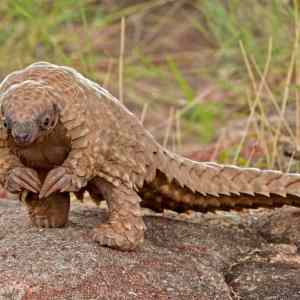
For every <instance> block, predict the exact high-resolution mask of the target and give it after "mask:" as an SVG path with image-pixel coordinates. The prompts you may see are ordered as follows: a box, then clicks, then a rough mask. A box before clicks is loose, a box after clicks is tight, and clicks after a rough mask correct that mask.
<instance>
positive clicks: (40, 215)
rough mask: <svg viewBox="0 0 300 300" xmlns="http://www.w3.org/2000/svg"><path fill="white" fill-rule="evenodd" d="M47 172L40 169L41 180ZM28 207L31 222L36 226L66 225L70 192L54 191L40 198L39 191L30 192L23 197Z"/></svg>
mask: <svg viewBox="0 0 300 300" xmlns="http://www.w3.org/2000/svg"><path fill="white" fill-rule="evenodd" d="M46 175H47V172H43V171H42V170H40V171H39V172H38V176H39V179H40V181H41V182H43V181H44V180H45V177H46ZM22 200H23V202H24V203H25V206H26V208H27V212H28V215H29V218H30V221H31V223H32V224H33V225H34V226H36V227H46V228H49V227H64V226H65V225H66V224H67V222H68V218H69V211H70V193H67V192H66V193H54V194H51V195H50V196H48V197H45V198H42V199H39V195H38V194H37V193H32V192H29V193H28V194H27V195H26V197H24V199H22Z"/></svg>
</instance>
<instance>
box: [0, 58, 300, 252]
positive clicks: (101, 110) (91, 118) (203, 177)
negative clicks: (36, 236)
mask: <svg viewBox="0 0 300 300" xmlns="http://www.w3.org/2000/svg"><path fill="white" fill-rule="evenodd" d="M0 104H1V117H2V122H1V124H0V183H2V184H3V185H4V186H5V187H6V188H7V189H8V190H9V191H10V192H14V193H21V192H23V191H27V192H28V191H29V194H28V197H27V199H26V201H25V202H26V205H27V207H28V211H29V215H30V217H31V220H32V222H33V223H34V224H36V225H38V226H50V227H53V226H54V227H55V226H63V225H64V224H65V223H66V222H67V219H68V211H69V196H68V193H67V192H75V193H76V195H77V196H78V197H81V196H82V194H83V192H84V191H85V190H87V191H89V193H90V194H91V196H92V197H93V198H94V199H96V200H98V201H99V200H100V201H101V200H102V199H106V201H107V202H108V207H109V218H108V221H107V223H106V224H100V225H99V226H98V227H96V228H95V229H94V230H93V238H94V239H95V240H96V241H98V242H99V243H100V244H101V245H106V246H109V247H112V248H117V249H121V250H132V249H135V248H136V247H137V246H139V245H140V244H142V242H143V239H144V223H143V219H142V213H141V208H140V206H141V205H142V206H144V207H150V208H152V209H154V210H157V211H162V210H163V209H164V208H168V209H173V210H175V211H179V212H182V211H186V210H188V209H194V210H199V211H214V210H216V209H232V208H235V209H239V208H245V207H260V206H270V207H274V206H281V205H284V204H292V205H296V206H300V198H299V197H300V175H298V174H284V173H281V172H278V171H267V170H266V171H263V170H259V169H250V168H247V169H242V168H238V167H234V166H222V165H218V164H214V163H209V162H204V163H200V162H194V161H191V160H188V159H185V158H182V157H180V156H178V155H176V154H174V153H171V152H169V151H168V150H166V149H164V148H163V147H161V146H160V145H159V144H157V143H156V142H155V140H154V139H153V137H152V136H151V135H150V134H149V132H148V131H146V130H145V129H144V128H143V127H142V125H141V123H140V122H139V121H138V120H137V118H136V117H135V116H134V115H133V114H132V113H130V112H129V111H128V110H127V109H126V108H125V107H124V106H123V105H122V104H121V103H120V102H119V101H118V100H117V99H115V98H114V97H113V96H111V95H110V94H109V93H108V92H107V91H106V90H104V89H102V88H101V87H100V86H99V85H97V84H96V83H94V82H92V81H90V80H88V79H86V78H84V77H83V76H82V75H80V74H79V73H78V72H76V71H75V70H73V69H71V68H67V67H62V66H56V65H52V64H48V63H35V64H32V65H30V66H29V67H27V68H25V69H23V70H21V71H17V72H14V73H12V74H10V75H8V76H7V77H6V78H5V79H4V80H3V82H2V84H1V86H0ZM38 198H39V199H40V200H38ZM141 198H142V199H143V200H142V202H141ZM140 202H141V203H140ZM41 220H42V221H41Z"/></svg>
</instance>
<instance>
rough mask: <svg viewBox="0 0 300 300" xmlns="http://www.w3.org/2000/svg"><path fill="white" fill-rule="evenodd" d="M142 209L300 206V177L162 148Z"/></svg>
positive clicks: (207, 209) (226, 208)
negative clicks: (204, 159)
mask: <svg viewBox="0 0 300 300" xmlns="http://www.w3.org/2000/svg"><path fill="white" fill-rule="evenodd" d="M157 158H158V164H157V172H156V176H155V178H154V179H153V180H152V181H151V182H149V183H145V184H144V187H143V189H142V190H141V192H140V193H141V195H142V197H143V199H144V201H143V202H142V205H143V206H145V207H150V208H152V209H154V210H157V211H161V210H162V209H164V208H168V209H172V210H175V211H186V210H189V209H193V210H198V211H214V210H219V209H221V210H228V209H240V208H256V207H276V206H282V205H284V204H288V205H294V206H300V174H291V173H283V172H280V171H274V170H260V169H256V168H240V167H236V166H232V165H219V164H216V163H212V162H195V161H192V160H189V159H186V158H183V157H180V156H178V155H176V154H174V153H171V152H169V151H167V150H165V149H163V148H161V151H160V152H159V153H157Z"/></svg>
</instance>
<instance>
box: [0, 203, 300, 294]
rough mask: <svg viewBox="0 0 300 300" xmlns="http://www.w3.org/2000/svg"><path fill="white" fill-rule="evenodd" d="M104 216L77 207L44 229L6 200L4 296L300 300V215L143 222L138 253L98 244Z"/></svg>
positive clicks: (0, 271)
mask: <svg viewBox="0 0 300 300" xmlns="http://www.w3.org/2000/svg"><path fill="white" fill-rule="evenodd" d="M104 219H105V211H103V209H100V208H98V207H95V206H93V205H91V204H88V203H87V204H80V203H73V205H72V211H71V215H70V222H69V225H68V226H67V227H66V228H63V229H37V228H34V227H32V226H31V225H30V224H29V220H28V218H27V215H26V211H25V209H24V208H23V207H22V206H21V204H20V203H19V202H17V201H12V200H6V199H1V200H0V299H1V300H2V299H22V300H25V299H26V300H29V299H30V300H36V299H43V300H47V299H51V300H52V299H53V300H54V299H55V300H56V299H225V300H226V299H300V210H299V209H296V208H293V207H283V208H281V209H276V210H275V209H274V210H263V209H261V210H256V211H254V210H251V211H247V212H243V213H236V212H228V213H225V212H222V213H217V214H197V213H191V214H185V215H176V214H173V213H170V212H166V213H165V214H164V215H163V216H162V215H155V214H150V213H149V212H148V215H147V216H146V217H145V222H146V225H147V232H146V240H145V244H144V246H143V247H142V248H141V249H140V250H139V251H137V252H131V253H126V252H119V251H116V250H111V249H108V248H104V247H100V246H99V245H97V244H96V243H94V242H92V241H91V239H90V234H89V232H90V230H91V228H93V227H94V226H95V225H96V224H98V223H99V222H103V221H104Z"/></svg>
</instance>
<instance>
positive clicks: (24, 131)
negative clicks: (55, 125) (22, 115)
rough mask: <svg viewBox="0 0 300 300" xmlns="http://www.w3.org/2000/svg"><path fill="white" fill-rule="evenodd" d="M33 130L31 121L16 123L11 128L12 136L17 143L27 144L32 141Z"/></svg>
mask: <svg viewBox="0 0 300 300" xmlns="http://www.w3.org/2000/svg"><path fill="white" fill-rule="evenodd" d="M34 131H35V130H34V126H33V124H32V123H31V122H24V123H16V124H14V126H13V128H12V136H13V138H14V140H15V142H16V143H17V144H29V143H31V142H32V141H33V136H34V134H33V133H34Z"/></svg>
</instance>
